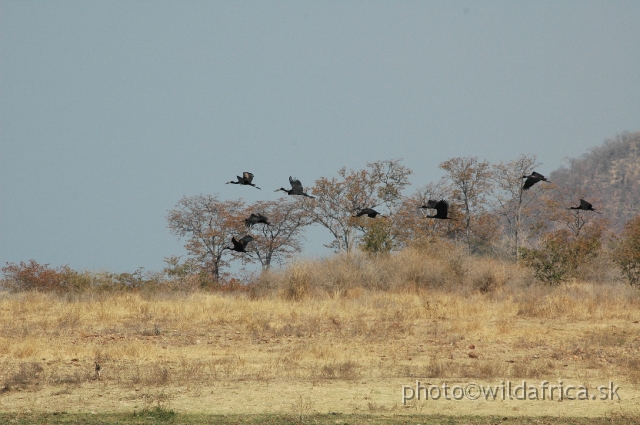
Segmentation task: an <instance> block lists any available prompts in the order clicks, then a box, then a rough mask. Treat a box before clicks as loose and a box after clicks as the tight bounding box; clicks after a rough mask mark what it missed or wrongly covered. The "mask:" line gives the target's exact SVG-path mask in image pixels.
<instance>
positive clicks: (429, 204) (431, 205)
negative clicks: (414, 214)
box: [418, 199, 441, 208]
mask: <svg viewBox="0 0 640 425" xmlns="http://www.w3.org/2000/svg"><path fill="white" fill-rule="evenodd" d="M438 202H441V201H434V200H433V199H429V200H428V201H427V203H426V205H423V206H421V207H418V208H435V207H436V205H438Z"/></svg>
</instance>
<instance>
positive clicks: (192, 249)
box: [167, 195, 245, 281]
mask: <svg viewBox="0 0 640 425" xmlns="http://www.w3.org/2000/svg"><path fill="white" fill-rule="evenodd" d="M244 209H245V204H244V202H243V201H242V200H230V201H220V200H219V199H218V195H196V196H190V197H186V196H185V197H183V198H182V199H181V200H180V201H179V202H178V203H177V205H176V208H175V209H172V210H170V211H169V213H168V215H167V221H168V225H167V227H169V229H170V231H171V233H173V234H175V235H176V236H178V237H180V238H187V243H186V244H185V248H186V250H187V252H188V253H189V254H190V255H191V256H192V258H193V259H194V261H195V263H196V264H197V265H198V266H199V267H200V268H201V269H202V270H206V271H207V272H209V273H210V274H211V277H212V278H213V279H214V280H216V281H217V280H219V279H220V271H221V269H222V268H223V267H225V266H227V265H228V264H229V263H228V261H227V260H224V259H223V255H224V253H225V250H224V248H225V247H226V246H228V245H229V244H230V242H229V241H230V240H231V238H232V237H233V236H236V235H238V234H240V233H243V232H244V231H245V230H244V229H243V223H242V221H241V220H239V217H240V216H241V214H242V213H243V212H244Z"/></svg>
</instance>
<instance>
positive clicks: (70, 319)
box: [0, 250, 640, 416]
mask: <svg viewBox="0 0 640 425" xmlns="http://www.w3.org/2000/svg"><path fill="white" fill-rule="evenodd" d="M639 321H640V294H639V293H638V291H637V290H633V289H632V288H629V287H627V286H623V285H619V284H607V285H599V284H594V283H572V284H571V285H566V286H561V287H557V288H549V287H542V286H539V285H535V284H532V282H531V280H530V278H529V277H528V275H527V274H526V273H525V272H524V271H522V270H520V269H518V268H517V266H515V265H512V264H506V263H499V262H495V261H491V260H474V259H470V258H467V257H465V256H463V255H461V254H460V253H457V252H447V253H443V254H438V255H435V254H433V253H427V254H425V253H424V251H418V250H414V251H406V252H405V253H404V255H403V256H390V257H382V258H372V257H368V256H365V255H354V256H351V257H348V258H346V257H335V258H332V259H329V260H322V261H317V262H299V263H296V264H293V265H291V266H290V267H288V268H286V269H284V270H282V271H279V272H272V273H269V274H265V275H263V276H261V277H260V278H259V281H258V282H257V283H256V285H255V286H254V288H253V290H252V291H251V292H250V293H238V294H216V293H198V292H192V293H156V294H140V293H114V294H105V293H101V294H92V293H85V294H80V295H66V296H60V295H50V294H41V293H18V294H10V293H0V392H1V393H0V410H4V411H15V410H21V409H26V410H29V409H35V410H48V409H53V410H68V411H72V410H74V409H75V410H80V411H89V410H99V411H121V410H127V409H129V410H131V409H133V408H140V406H143V405H145V403H148V401H149V400H155V399H158V397H164V398H163V400H171V403H173V404H172V408H174V409H175V410H177V411H180V410H185V411H186V410H188V411H207V412H215V413H232V412H236V413H242V412H247V413H248V412H258V411H262V412H271V411H286V412H292V411H293V410H295V409H298V410H300V409H302V407H304V409H303V410H305V411H309V412H312V411H317V412H321V413H325V412H327V411H344V412H347V411H359V412H376V413H380V412H389V413H394V412H396V413H397V412H403V411H406V409H407V408H406V407H404V406H402V404H401V402H400V401H401V400H400V395H401V385H403V384H413V383H415V380H416V379H419V380H421V381H422V382H427V381H428V382H431V383H435V384H437V383H440V382H443V381H448V382H459V383H465V382H486V383H490V384H496V383H499V382H500V381H502V380H512V381H517V382H519V380H522V379H527V380H531V381H533V382H539V381H541V380H549V381H551V382H555V381H557V380H562V381H564V382H565V383H574V384H576V385H581V384H585V385H590V386H595V385H600V384H607V383H608V381H609V380H610V379H611V380H613V381H615V383H616V384H617V385H619V386H621V388H622V390H621V396H622V397H623V401H622V402H617V404H616V403H614V402H610V403H606V402H600V403H596V402H592V403H591V402H590V403H586V404H585V402H582V403H580V402H577V403H575V406H574V407H573V408H572V407H570V406H568V405H569V403H566V404H565V405H564V406H559V405H558V404H557V403H542V402H537V403H536V402H519V403H518V402H511V403H508V402H507V403H506V404H505V403H502V404H500V407H499V409H502V411H504V410H505V409H508V410H509V411H508V413H509V414H535V415H537V414H554V413H556V414H558V413H561V414H570V413H573V414H576V415H579V416H584V415H587V416H589V415H601V414H603V413H606V412H612V411H620V410H622V411H628V410H631V411H636V410H634V409H636V407H635V406H636V405H637V404H638V403H637V400H638V396H639V395H640V391H638V384H640V367H639V366H640V363H639V361H640V360H638V359H640V324H638V322H639ZM472 346H473V347H472ZM470 352H473V353H474V355H475V354H477V358H472V357H470V356H469V353H470ZM94 361H96V362H98V363H100V364H101V365H102V376H101V377H100V378H99V379H98V378H97V377H96V375H95V372H94ZM623 394H624V395H623ZM307 397H308V399H307ZM52 400H55V403H53V404H52ZM145 400H146V401H145ZM296 403H297V404H296ZM541 403H542V404H541ZM587 405H588V406H587ZM292 406H294V407H292ZM295 406H297V407H295ZM301 406H302V407H301ZM497 408H498V407H497V405H496V403H495V402H494V403H493V404H491V403H484V404H483V403H480V402H475V403H471V402H466V403H463V402H458V403H457V404H456V403H453V404H452V403H450V402H431V403H430V404H427V405H425V404H413V405H411V409H413V410H411V411H412V412H415V411H416V410H417V411H420V409H428V411H429V412H441V413H446V412H456V413H457V414H461V413H464V412H465V411H468V412H473V413H482V412H487V413H496V412H497V411H496V410H495V409H497ZM550 409H551V410H550ZM554 409H555V410H554ZM616 409H618V410H616Z"/></svg>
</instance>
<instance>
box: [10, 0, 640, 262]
mask: <svg viewBox="0 0 640 425" xmlns="http://www.w3.org/2000/svg"><path fill="white" fill-rule="evenodd" d="M639 129H640V2H638V1H617V2H613V1H602V2H593V1H548V2H543V1H536V2H525V1H505V2H499V1H482V2H480V1H478V2H472V1H460V2H444V1H434V2H430V1H427V2H425V1H421V2H417V1H410V2H397V1H393V2H391V1H389V2H380V1H375V2H372V1H357V2H344V1H339V2H329V1H322V2H294V1H287V2H275V1H270V2H236V1H233V2H231V1H229V2H213V1H203V2H185V1H175V2H163V1H73V2H66V1H47V2H43V1H29V2H27V1H4V0H0V265H4V263H5V262H7V261H9V262H17V261H27V260H28V259H30V258H33V259H35V260H37V261H38V262H41V263H50V264H51V265H52V266H59V265H62V264H69V265H70V266H71V267H73V268H77V269H92V270H105V269H108V270H111V271H118V272H121V271H133V270H135V269H136V268H137V267H140V266H141V267H145V268H147V269H155V270H158V269H161V268H162V267H163V257H165V256H169V255H171V254H182V253H183V252H184V251H183V249H182V242H181V241H178V240H177V239H176V238H175V237H174V236H173V235H171V234H170V233H169V230H168V229H167V228H166V219H165V217H166V213H167V210H169V209H171V208H173V207H174V205H175V204H176V202H177V201H178V200H179V199H180V198H181V197H182V196H183V195H196V194H199V193H220V195H221V196H222V197H223V198H234V197H239V196H242V197H244V198H245V199H246V200H247V201H255V200H258V199H278V198H279V197H280V196H281V195H280V194H279V193H274V192H273V190H275V189H276V188H278V187H280V186H283V185H286V184H287V179H288V177H289V175H293V176H298V177H299V178H300V179H301V180H302V183H303V184H304V185H305V186H310V185H311V184H312V183H313V181H314V180H315V179H317V178H318V177H320V176H330V175H333V174H335V172H336V171H337V170H338V169H339V168H341V167H342V166H347V167H349V168H355V169H360V168H363V167H364V166H365V164H366V162H368V161H375V160H382V159H390V158H404V164H405V165H407V166H409V167H410V168H412V169H413V170H414V171H415V174H414V175H413V176H412V181H413V185H412V186H410V188H409V190H410V191H413V190H415V189H417V188H419V187H421V186H423V185H424V184H426V183H428V182H430V181H436V180H438V179H439V178H440V176H441V175H442V172H441V170H439V169H438V164H439V163H440V162H442V161H444V160H446V159H449V158H451V157H455V156H468V155H476V156H479V157H481V158H486V159H488V160H491V161H496V162H497V161H499V160H508V159H511V158H514V157H515V156H517V155H518V154H520V153H535V154H538V156H539V159H540V160H541V161H542V162H543V163H544V165H543V166H542V167H540V169H539V171H541V172H543V173H545V172H546V173H548V172H550V171H552V170H553V169H555V168H557V167H558V166H559V165H561V164H562V161H563V158H564V157H566V156H571V157H575V156H579V155H581V154H582V153H584V152H585V151H586V150H588V148H590V147H593V146H596V145H599V144H601V143H602V142H603V140H605V139H606V138H608V137H612V136H615V135H616V134H618V133H620V132H622V131H637V130H639ZM244 170H247V171H252V172H253V173H254V174H255V175H256V180H255V182H256V183H257V184H258V186H260V187H262V188H263V190H262V191H258V190H255V189H253V188H249V187H238V186H234V185H225V184H224V182H226V181H229V180H230V179H233V178H234V176H235V175H236V174H239V173H241V172H242V171H244ZM314 235H316V236H314ZM328 241H330V238H329V237H328V234H327V235H325V234H324V232H322V231H320V230H318V231H316V232H312V234H311V237H310V240H309V242H308V243H307V244H306V249H307V251H308V252H310V253H314V254H318V253H324V252H327V251H328V250H326V249H325V248H323V247H322V243H323V242H325V243H326V242H328Z"/></svg>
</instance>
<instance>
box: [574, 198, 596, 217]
mask: <svg viewBox="0 0 640 425" xmlns="http://www.w3.org/2000/svg"><path fill="white" fill-rule="evenodd" d="M569 209H570V210H584V211H593V212H595V213H598V214H602V213H601V212H600V211H596V210H594V209H593V205H591V203H590V202H587V201H585V200H584V199H580V205H578V206H577V207H569Z"/></svg>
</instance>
